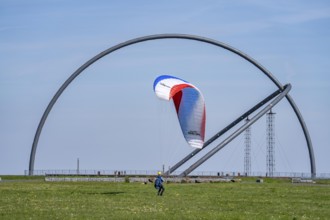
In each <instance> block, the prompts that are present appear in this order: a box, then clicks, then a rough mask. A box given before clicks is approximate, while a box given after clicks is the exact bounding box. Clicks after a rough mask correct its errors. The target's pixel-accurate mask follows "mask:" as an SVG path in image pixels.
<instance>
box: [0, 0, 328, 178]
mask: <svg viewBox="0 0 330 220" xmlns="http://www.w3.org/2000/svg"><path fill="white" fill-rule="evenodd" d="M329 26H330V4H329V3H328V1H295V0H293V1H276V2H275V1H261V0H260V1H259V0H251V1H166V2H155V1H138V2H137V1H35V0H32V1H15V0H14V1H6V0H2V1H1V2H0V103H1V105H0V122H1V123H0V150H1V154H0V174H23V173H24V170H26V169H28V162H29V155H30V150H31V145H32V142H33V137H34V133H35V131H36V128H37V126H38V123H39V120H40V118H41V116H42V113H43V111H44V109H45V108H46V106H47V104H48V103H49V101H50V100H51V98H52V96H53V95H54V94H55V92H56V91H57V89H58V88H59V87H60V86H61V84H62V83H63V82H64V81H65V80H66V79H67V78H68V77H69V76H70V75H71V74H72V73H73V72H74V71H75V70H76V69H77V68H79V67H80V66H81V65H82V64H83V63H85V62H86V61H87V60H89V59H90V58H92V57H93V56H95V55H96V54H98V53H100V52H101V51H103V50H105V49H107V48H109V47H111V46H114V45H116V44H118V43H121V42H124V41H126V40H130V39H132V38H136V37H140V36H145V35H150V34H160V33H182V34H194V35H199V36H204V37H208V38H212V39H215V40H218V41H221V42H224V43H227V44H229V45H231V46H233V47H235V48H237V49H239V50H241V51H243V52H244V53H246V54H248V55H250V56H251V57H253V58H254V59H256V60H257V61H258V62H259V63H261V64H262V65H263V66H264V67H266V68H267V69H268V70H269V71H270V72H272V73H273V74H274V75H275V76H276V78H277V79H278V80H279V81H280V82H281V83H282V84H286V83H291V84H292V90H291V92H290V94H291V96H292V97H293V99H294V100H295V101H296V104H297V105H298V107H299V108H300V110H301V113H302V115H303V117H304V119H305V121H306V123H307V126H308V128H309V132H310V135H311V138H312V142H313V145H314V151H315V152H314V153H315V159H316V169H317V172H318V173H330V170H329V167H330V166H329V165H330V164H329V160H328V156H329V155H330V147H329V138H328V137H329V135H330V131H329V123H330V116H329V113H330V99H329V97H328V96H329V94H330V75H329V74H328V72H329V69H330V62H329V61H330V60H329V54H328V53H329V51H330V40H329V39H330V27H329ZM161 74H170V75H175V76H178V77H181V78H183V79H185V80H187V81H189V82H192V83H193V84H195V85H196V86H197V87H198V88H199V89H200V90H201V91H202V92H203V94H204V97H205V100H206V110H207V129H206V136H207V137H211V136H212V135H213V134H215V133H216V132H217V131H219V130H220V129H222V128H223V127H225V126H226V125H227V124H228V123H230V122H231V121H232V120H234V119H235V118H236V117H237V116H239V115H240V114H242V113H243V112H244V111H246V110H247V109H248V108H250V107H252V106H253V105H254V104H255V103H256V102H258V101H259V100H261V99H263V98H264V97H266V96H267V95H268V94H270V93H271V92H273V91H275V90H276V87H275V86H274V85H273V84H272V83H271V82H270V81H269V80H268V79H267V78H266V77H265V76H264V75H263V74H262V73H261V72H260V71H258V70H257V69H256V68H255V67H253V66H251V64H249V63H247V62H246V61H244V60H242V59H241V58H239V57H237V56H236V55H234V54H231V53H229V52H228V51H224V50H222V49H219V48H216V47H214V46H210V45H207V44H203V43H200V42H193V41H187V40H158V41H152V42H151V41H150V42H145V43H140V44H137V45H133V46H130V47H127V48H124V49H122V50H119V51H116V52H115V53H112V54H110V55H109V56H107V57H104V58H103V59H102V60H100V61H98V62H97V63H95V64H94V65H93V66H91V67H90V68H88V69H87V70H86V71H84V72H83V74H82V75H80V76H79V77H78V78H77V79H76V80H75V81H74V82H73V83H72V84H71V85H70V86H69V87H68V89H67V90H66V91H65V92H64V93H63V95H62V96H61V97H60V99H59V100H58V102H57V103H56V104H55V106H54V108H53V110H52V112H51V113H50V115H49V117H48V119H47V122H46V124H45V126H44V130H43V132H42V134H41V137H40V141H39V145H38V149H37V155H36V163H35V169H36V170H41V169H75V168H76V159H77V158H79V159H80V168H81V169H100V170H157V169H160V168H161V167H162V165H163V164H165V166H166V167H167V166H170V165H172V164H173V163H175V162H176V161H177V160H179V159H181V157H183V156H185V154H187V153H188V152H190V151H192V149H191V148H189V146H188V145H187V144H186V143H185V142H184V139H183V137H182V135H181V133H180V128H179V127H178V122H177V119H176V118H175V113H174V111H173V106H172V105H171V103H166V102H162V101H160V100H158V99H157V98H156V97H155V95H154V94H153V90H152V84H153V80H154V79H155V78H156V77H157V76H158V75H161ZM274 111H275V112H276V124H275V126H276V171H281V172H309V171H310V168H309V161H308V152H307V146H306V143H305V141H304V137H303V134H302V131H301V128H300V127H299V124H298V121H297V119H296V118H295V115H294V113H293V111H292V109H291V108H290V106H289V104H288V102H287V101H286V100H284V101H282V102H281V103H280V104H279V105H277V106H276V107H275V108H274ZM265 124H266V118H265V117H263V118H261V119H260V120H259V121H258V122H257V123H256V124H255V125H254V126H253V127H252V159H253V161H252V170H253V171H256V172H257V171H261V172H263V171H265V164H266V159H265V151H266V146H265V143H266V137H265V133H266V128H265ZM217 143H219V141H218V142H217ZM213 146H215V145H213ZM243 149H244V137H243V136H240V137H238V138H237V139H236V140H235V141H233V142H232V143H231V144H229V145H228V146H227V147H226V148H225V149H223V150H222V151H220V152H219V153H218V154H217V155H216V156H214V157H213V158H211V159H210V160H209V161H207V162H206V163H205V164H203V165H202V166H201V167H199V168H198V170H204V171H237V172H238V171H242V170H243V152H244V150H243ZM182 169H183V168H182Z"/></svg>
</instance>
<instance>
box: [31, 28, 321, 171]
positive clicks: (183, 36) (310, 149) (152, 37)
mask: <svg viewBox="0 0 330 220" xmlns="http://www.w3.org/2000/svg"><path fill="white" fill-rule="evenodd" d="M159 39H186V40H195V41H200V42H204V43H208V44H211V45H215V46H217V47H221V48H223V49H226V50H228V51H230V52H233V53H235V54H237V55H238V56H240V57H242V58H243V59H245V60H247V61H248V62H250V63H251V64H253V65H254V66H255V67H257V68H258V69H259V70H260V71H261V72H262V73H264V74H265V75H266V76H267V77H268V78H269V79H270V80H271V81H272V82H273V83H274V84H275V85H276V86H277V87H278V88H279V89H281V90H284V87H283V85H282V84H281V83H280V82H279V81H278V80H277V79H276V78H275V77H274V76H273V75H272V74H271V73H270V72H269V71H268V70H267V69H266V68H265V67H263V66H262V65H261V64H259V63H258V62H257V61H255V60H254V59H252V58H251V57H249V56H248V55H246V54H244V53H243V52H241V51H240V50H237V49H235V48H233V47H231V46H229V45H227V44H224V43H222V42H220V41H216V40H213V39H210V38H205V37H201V36H196V35H188V34H156V35H149V36H144V37H139V38H134V39H132V40H129V41H126V42H123V43H120V44H117V45H115V46H113V47H111V48H109V49H107V50H104V51H103V52H101V53H99V54H97V55H96V56H94V57H93V58H91V59H90V60H88V61H87V62H86V63H84V64H83V65H82V66H81V67H79V69H77V70H76V71H75V72H74V73H73V74H72V75H71V76H70V77H69V78H68V79H67V80H66V81H65V82H64V83H63V84H62V86H61V87H60V88H59V89H58V90H57V92H56V93H55V95H54V96H53V98H52V100H51V101H50V102H49V104H48V106H47V108H46V110H45V112H44V113H43V115H42V117H41V119H40V122H39V125H38V128H37V131H36V134H35V136H34V139H33V144H32V149H31V154H30V163H29V175H33V171H34V161H35V154H36V150H37V146H38V141H39V138H40V134H41V131H42V128H43V126H44V124H45V122H46V119H47V117H48V115H49V113H50V111H51V110H52V108H53V106H54V105H55V103H56V101H57V99H58V98H59V97H60V96H61V94H62V93H63V91H64V90H65V89H66V88H67V87H68V86H69V84H70V83H71V82H72V81H73V80H74V79H75V78H76V77H77V76H78V75H79V74H80V73H82V72H83V71H84V70H85V69H86V68H88V67H89V66H90V65H92V64H93V63H95V62H96V61H97V60H99V59H101V58H102V57H104V56H106V55H108V54H110V53H112V52H114V51H116V50H119V49H121V48H123V47H127V46H129V45H132V44H137V43H141V42H144V41H149V40H159ZM286 98H287V100H288V101H289V103H290V105H291V107H292V108H293V110H294V112H295V113H296V116H297V118H298V120H299V123H300V125H301V127H302V129H303V132H304V135H305V139H306V142H307V147H308V152H309V158H310V165H311V173H312V176H315V174H316V168H315V159H314V151H313V145H312V141H311V138H310V135H309V132H308V129H307V126H306V123H305V121H304V119H303V117H302V115H301V113H300V111H299V109H298V107H297V105H296V104H295V102H294V101H293V99H292V98H291V96H290V95H289V94H287V95H286Z"/></svg>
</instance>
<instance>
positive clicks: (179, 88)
mask: <svg viewBox="0 0 330 220" xmlns="http://www.w3.org/2000/svg"><path fill="white" fill-rule="evenodd" d="M154 91H155V93H156V95H157V97H158V98H160V99H163V100H167V101H169V100H171V99H172V100H173V102H174V106H175V109H176V112H177V115H178V119H179V123H180V126H181V130H182V133H183V136H184V137H185V139H186V141H187V142H188V144H189V145H190V146H192V147H195V148H202V147H203V144H204V137H205V122H206V113H205V102H204V97H203V95H202V93H201V92H200V90H199V89H198V88H197V87H196V86H194V85H193V84H191V83H189V82H187V81H185V80H183V79H180V78H177V77H174V76H169V75H161V76H159V77H157V78H156V79H155V81H154Z"/></svg>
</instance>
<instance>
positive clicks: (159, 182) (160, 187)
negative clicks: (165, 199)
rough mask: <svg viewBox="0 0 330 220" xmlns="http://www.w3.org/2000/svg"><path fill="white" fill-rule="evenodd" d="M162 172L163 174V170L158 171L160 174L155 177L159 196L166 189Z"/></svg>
mask: <svg viewBox="0 0 330 220" xmlns="http://www.w3.org/2000/svg"><path fill="white" fill-rule="evenodd" d="M161 174H162V173H161V172H158V175H157V177H156V179H155V188H156V189H158V193H157V195H158V196H162V195H163V193H164V191H165V188H164V186H163V182H164V180H163V178H162V176H161Z"/></svg>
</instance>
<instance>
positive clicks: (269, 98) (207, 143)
mask: <svg viewBox="0 0 330 220" xmlns="http://www.w3.org/2000/svg"><path fill="white" fill-rule="evenodd" d="M280 93H281V90H280V89H278V90H277V91H275V92H273V93H272V94H270V95H269V96H267V97H266V98H264V99H263V100H262V101H260V102H259V103H258V104H256V105H255V106H253V107H252V108H250V109H249V110H248V111H246V112H245V113H244V114H242V115H241V116H239V117H238V118H237V119H236V120H234V121H233V122H232V123H230V124H229V125H228V126H226V127H225V128H224V129H222V130H221V131H219V132H218V133H216V134H215V135H213V136H212V137H211V138H210V139H209V140H207V141H206V142H205V143H204V145H203V148H202V149H195V150H194V151H193V152H191V153H189V154H188V155H187V156H185V157H184V158H183V159H182V160H180V161H179V162H178V163H176V164H175V165H174V166H172V167H170V168H169V170H168V171H166V172H165V173H164V174H165V175H170V174H171V173H172V172H174V171H175V170H177V169H178V168H179V167H180V166H182V165H183V164H185V163H186V162H187V161H188V160H190V159H191V158H193V157H194V156H195V155H196V154H198V153H199V152H201V151H202V150H203V149H205V148H206V147H207V146H208V145H210V144H211V143H212V142H213V141H215V140H216V139H218V138H219V137H221V135H223V134H224V133H226V132H227V131H229V130H230V129H231V128H233V127H234V126H235V125H237V124H238V123H240V122H241V121H242V120H244V119H245V118H247V117H248V116H249V115H250V114H252V113H253V112H255V111H256V110H258V109H259V108H261V107H262V106H263V105H265V104H266V103H267V102H269V101H270V100H272V99H273V98H274V97H275V96H277V95H278V94H280Z"/></svg>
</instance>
